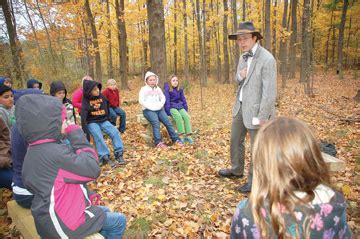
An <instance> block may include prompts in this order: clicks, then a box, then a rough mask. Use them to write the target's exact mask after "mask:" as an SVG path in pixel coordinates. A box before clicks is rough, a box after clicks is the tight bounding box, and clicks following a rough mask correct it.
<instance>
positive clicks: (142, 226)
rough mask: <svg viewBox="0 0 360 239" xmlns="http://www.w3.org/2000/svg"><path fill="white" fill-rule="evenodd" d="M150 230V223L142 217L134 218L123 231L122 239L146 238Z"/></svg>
mask: <svg viewBox="0 0 360 239" xmlns="http://www.w3.org/2000/svg"><path fill="white" fill-rule="evenodd" d="M150 230H151V222H150V221H148V220H146V218H144V217H139V218H136V219H135V220H134V221H133V222H132V223H131V225H130V227H129V228H128V229H127V230H126V231H125V235H124V238H137V239H143V238H148V236H147V234H148V233H149V232H150Z"/></svg>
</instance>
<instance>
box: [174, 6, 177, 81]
mask: <svg viewBox="0 0 360 239" xmlns="http://www.w3.org/2000/svg"><path fill="white" fill-rule="evenodd" d="M176 11H177V4H176V0H174V73H175V74H177V60H178V55H177V25H176V22H177V12H176Z"/></svg>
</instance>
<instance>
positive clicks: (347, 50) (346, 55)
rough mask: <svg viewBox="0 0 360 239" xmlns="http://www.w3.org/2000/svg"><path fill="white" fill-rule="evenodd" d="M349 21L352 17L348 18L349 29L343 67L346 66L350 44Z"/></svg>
mask: <svg viewBox="0 0 360 239" xmlns="http://www.w3.org/2000/svg"><path fill="white" fill-rule="evenodd" d="M351 22H352V17H350V19H349V31H348V37H347V41H346V42H347V43H346V54H345V67H348V56H349V46H350V35H351Z"/></svg>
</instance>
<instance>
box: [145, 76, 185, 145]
mask: <svg viewBox="0 0 360 239" xmlns="http://www.w3.org/2000/svg"><path fill="white" fill-rule="evenodd" d="M158 81H159V77H158V76H157V75H155V74H154V73H152V72H150V71H148V72H146V74H145V86H143V87H142V88H141V89H140V92H139V103H140V104H141V106H142V109H143V114H144V117H145V118H146V119H147V120H148V121H149V122H150V124H151V126H152V129H153V135H154V143H155V146H156V147H158V148H166V147H167V146H166V144H164V143H163V142H162V139H161V132H160V122H162V123H163V124H164V125H165V127H166V129H167V131H168V133H169V135H170V138H171V140H172V142H173V143H176V144H182V143H181V141H180V139H179V137H178V135H177V133H176V132H175V130H174V127H173V125H172V124H171V122H170V120H169V118H168V116H167V115H166V113H165V111H164V104H165V96H164V94H163V93H162V91H161V89H160V87H158V85H157V84H158Z"/></svg>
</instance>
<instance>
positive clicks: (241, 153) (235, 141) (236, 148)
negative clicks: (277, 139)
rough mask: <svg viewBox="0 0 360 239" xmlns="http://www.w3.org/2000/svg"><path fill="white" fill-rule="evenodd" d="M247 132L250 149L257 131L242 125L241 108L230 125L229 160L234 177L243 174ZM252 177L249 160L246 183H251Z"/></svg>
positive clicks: (251, 166) (251, 165)
mask: <svg viewBox="0 0 360 239" xmlns="http://www.w3.org/2000/svg"><path fill="white" fill-rule="evenodd" d="M248 132H249V134H250V141H251V149H252V148H253V145H254V141H255V137H256V134H257V132H258V129H247V128H246V127H245V125H244V121H243V117H242V107H241V106H240V109H239V111H238V113H237V114H236V115H235V116H234V117H233V120H232V125H231V138H230V158H231V172H232V173H233V174H235V175H242V174H244V166H245V138H246V134H247V133H248ZM252 176H253V164H252V160H251V159H250V168H249V175H248V182H249V183H250V184H251V183H252Z"/></svg>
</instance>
